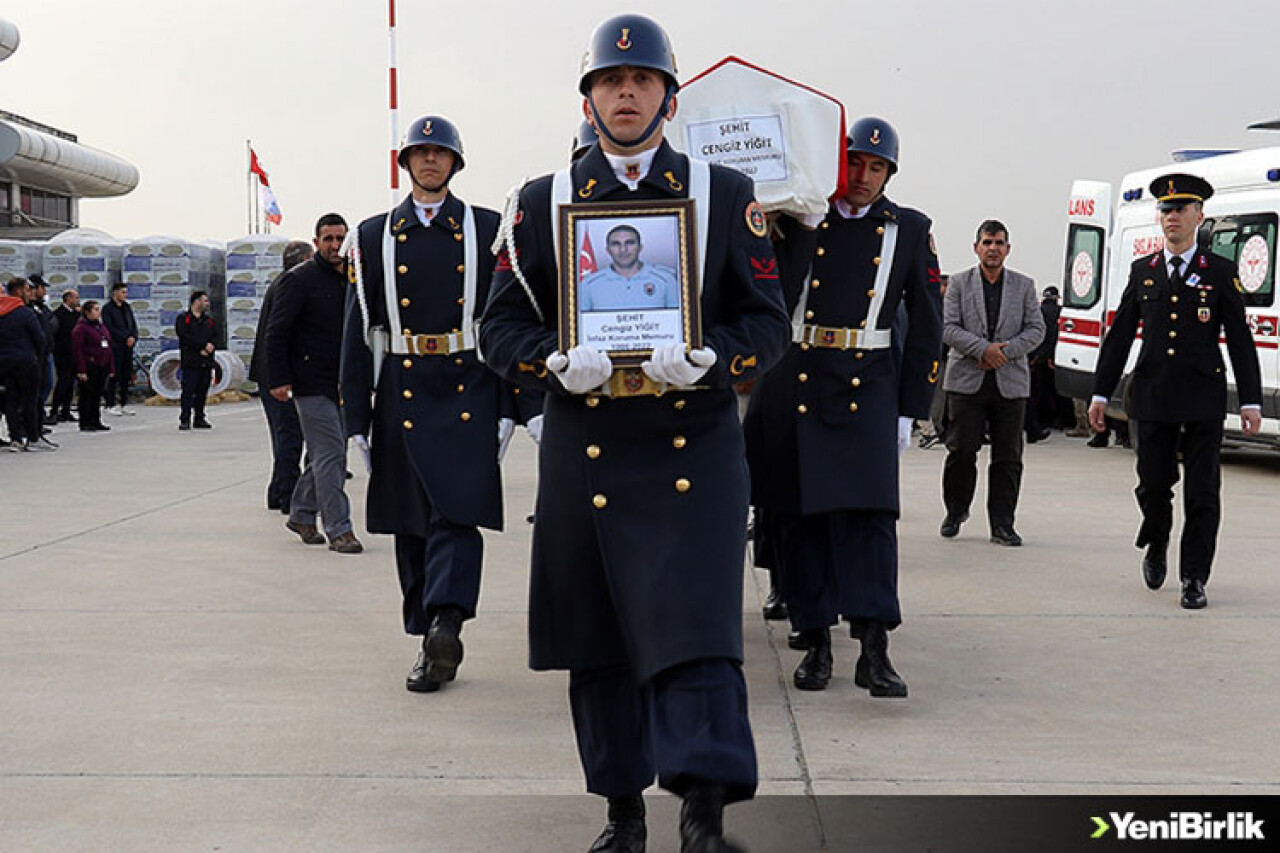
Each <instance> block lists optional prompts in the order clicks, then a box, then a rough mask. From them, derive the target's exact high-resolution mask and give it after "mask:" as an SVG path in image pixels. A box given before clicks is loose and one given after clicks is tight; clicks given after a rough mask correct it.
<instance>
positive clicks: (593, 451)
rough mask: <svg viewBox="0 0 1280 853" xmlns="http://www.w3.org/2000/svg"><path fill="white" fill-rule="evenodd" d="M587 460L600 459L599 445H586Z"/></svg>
mask: <svg viewBox="0 0 1280 853" xmlns="http://www.w3.org/2000/svg"><path fill="white" fill-rule="evenodd" d="M587 458H588V459H599V458H600V445H598V444H588V445H587Z"/></svg>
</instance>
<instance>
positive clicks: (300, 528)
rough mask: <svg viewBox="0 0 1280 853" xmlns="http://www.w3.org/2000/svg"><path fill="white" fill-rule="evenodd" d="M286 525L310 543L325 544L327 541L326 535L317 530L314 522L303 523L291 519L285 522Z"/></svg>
mask: <svg viewBox="0 0 1280 853" xmlns="http://www.w3.org/2000/svg"><path fill="white" fill-rule="evenodd" d="M284 526H285V527H287V528H289V529H290V530H292V531H293V532H294V533H296V534H298V538H299V539H301V540H302V541H303V542H305V543H307V544H308V545H323V544H324V542H325V539H324V535H323V534H322V533H321V532H320V531H319V530H316V526H315V525H314V524H301V523H299V522H297V521H294V520H292V519H290V520H289V521H286V522H285V523H284Z"/></svg>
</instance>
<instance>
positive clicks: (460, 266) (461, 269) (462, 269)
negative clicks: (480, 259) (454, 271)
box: [458, 264, 467, 272]
mask: <svg viewBox="0 0 1280 853" xmlns="http://www.w3.org/2000/svg"><path fill="white" fill-rule="evenodd" d="M466 271H467V265H466V264H458V272H466Z"/></svg>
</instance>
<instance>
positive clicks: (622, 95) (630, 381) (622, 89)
mask: <svg viewBox="0 0 1280 853" xmlns="http://www.w3.org/2000/svg"><path fill="white" fill-rule="evenodd" d="M579 90H580V92H581V93H582V95H583V96H584V101H583V107H584V112H585V114H586V115H587V117H588V118H589V119H590V120H591V122H592V123H593V125H594V126H595V129H596V130H597V132H598V133H599V134H600V142H599V144H598V145H596V146H594V147H592V148H591V149H590V150H589V151H588V152H587V154H586V155H585V156H584V157H583V158H582V159H581V160H578V161H577V162H576V163H574V164H573V165H572V167H571V168H570V169H568V170H567V171H565V172H563V173H561V174H559V175H556V176H545V177H542V178H538V179H536V180H534V181H532V182H530V183H528V184H526V185H525V186H524V187H523V188H522V190H521V191H520V193H519V199H518V212H517V211H511V210H509V212H510V213H511V221H512V222H513V223H514V228H513V240H512V241H510V242H508V243H507V244H506V248H505V249H504V250H503V251H501V252H500V253H499V259H498V272H497V274H496V276H495V279H494V287H493V294H492V296H491V298H490V301H489V306H488V308H487V309H486V311H485V315H484V320H483V322H482V324H481V331H480V342H481V349H482V351H483V352H484V354H485V359H486V361H487V362H488V364H489V365H490V366H492V367H493V368H494V369H495V370H497V371H499V372H500V373H501V374H503V375H504V376H506V377H509V378H512V379H515V380H517V381H520V382H522V383H524V384H525V385H526V386H527V387H530V388H536V389H540V390H544V391H546V392H547V397H546V428H545V430H544V433H543V441H542V445H541V452H540V457H539V465H540V472H541V477H540V482H539V493H538V506H537V513H536V516H537V521H536V523H535V525H534V533H533V569H532V580H531V589H530V605H529V639H530V664H531V666H532V667H533V668H534V669H539V670H542V669H567V670H569V697H570V704H571V706H572V711H573V722H574V730H575V733H576V735H577V740H578V751H579V756H580V758H581V761H582V765H583V769H584V771H585V775H586V780H587V788H588V790H589V791H591V792H593V793H596V794H599V795H603V796H606V797H608V798H609V822H608V824H607V825H606V827H605V830H604V832H603V833H602V834H601V835H600V837H599V838H598V839H596V842H595V844H593V845H592V847H591V850H593V851H639V850H643V849H644V844H645V833H646V830H645V824H644V801H643V799H642V798H641V796H640V794H641V792H642V791H644V790H645V789H646V788H647V787H648V786H649V785H651V784H652V782H653V778H654V776H655V774H656V776H657V778H658V782H659V784H660V785H661V786H662V787H664V788H666V789H667V790H669V791H672V792H674V793H676V794H678V795H680V796H682V797H683V805H682V809H681V824H680V831H681V839H682V848H681V849H682V850H685V851H721V850H733V849H736V848H734V847H733V846H731V845H729V844H728V843H727V842H726V841H725V840H724V837H723V828H722V825H721V816H722V807H723V805H724V804H725V803H729V802H734V801H736V800H742V799H746V798H749V797H751V796H752V795H753V793H754V791H755V787H756V758H755V750H754V746H753V744H752V738H751V729H750V724H749V722H748V718H747V697H746V685H745V682H744V680H743V676H742V582H743V556H744V552H745V547H746V517H747V498H748V484H747V472H746V466H745V464H744V459H743V453H744V449H743V441H742V431H741V428H740V427H739V423H738V418H737V414H736V401H735V395H734V392H733V388H732V384H733V383H734V382H737V381H741V380H746V379H750V378H752V377H754V376H756V375H758V374H759V373H760V371H762V370H764V369H766V368H767V367H768V366H769V365H770V364H772V363H773V362H774V361H775V360H776V359H777V357H778V355H779V354H780V353H781V352H782V350H783V349H784V348H785V346H786V340H787V334H788V327H787V320H786V314H785V312H784V310H783V306H782V298H781V293H780V289H779V285H778V280H777V270H776V261H775V258H774V255H773V250H772V247H771V246H770V243H769V240H768V239H767V237H766V227H765V217H764V213H763V210H762V209H761V208H760V206H759V204H758V203H756V201H755V199H754V190H753V187H752V184H751V181H750V180H749V179H747V178H746V177H744V176H742V175H740V174H739V173H737V172H733V171H731V170H728V169H723V168H720V167H716V166H708V165H707V164H705V163H699V162H697V161H692V160H690V159H689V158H687V157H685V156H684V155H682V154H678V153H676V152H675V151H674V150H673V149H672V148H671V146H670V145H669V144H667V143H666V142H665V141H664V140H663V122H664V121H665V120H666V119H668V118H670V117H671V116H672V115H674V113H675V109H676V99H675V94H676V90H677V82H676V68H675V60H674V56H673V54H672V52H671V48H670V44H669V42H668V41H667V37H666V34H665V33H664V32H663V30H662V28H661V27H659V26H658V24H656V23H655V22H653V21H651V20H649V19H647V18H644V17H641V16H638V15H623V16H619V17H616V18H612V19H610V20H608V21H605V22H604V23H603V24H601V25H600V27H599V28H598V29H597V30H596V32H595V34H594V36H593V37H592V39H591V42H590V46H589V49H588V52H587V55H586V57H585V59H584V63H583V69H582V77H581V81H580V86H579ZM685 198H692V199H694V200H695V202H696V206H697V211H698V212H699V213H700V214H701V215H702V216H704V217H705V218H703V219H702V221H701V222H699V223H698V228H697V229H696V230H697V234H696V236H695V243H697V244H699V245H698V246H697V247H696V248H695V251H697V252H698V253H699V254H704V256H705V262H703V263H699V264H698V265H697V269H698V270H699V272H700V273H701V276H700V277H701V281H700V283H699V287H700V291H701V302H700V308H701V314H702V325H703V340H702V347H701V348H697V349H693V350H692V351H689V352H686V350H685V347H684V346H683V345H675V346H671V347H660V348H658V349H656V350H655V351H654V353H653V355H652V357H651V358H650V359H649V360H648V361H646V362H645V364H644V365H643V367H642V368H640V369H635V368H630V369H620V370H616V371H615V370H614V369H613V366H612V364H611V362H610V360H609V358H608V356H607V355H606V354H604V353H601V352H598V351H596V350H594V349H592V348H590V347H584V346H575V347H572V348H570V349H569V351H568V352H567V353H566V352H559V351H558V322H557V310H556V308H557V287H556V281H557V276H558V272H557V266H556V246H557V241H556V236H555V230H554V219H555V211H556V209H557V206H558V205H559V204H561V203H567V202H569V201H572V202H573V203H574V204H578V205H591V204H595V203H597V202H619V201H627V202H630V201H640V200H664V201H665V200H674V199H685ZM697 217H698V214H695V219H696V218H697Z"/></svg>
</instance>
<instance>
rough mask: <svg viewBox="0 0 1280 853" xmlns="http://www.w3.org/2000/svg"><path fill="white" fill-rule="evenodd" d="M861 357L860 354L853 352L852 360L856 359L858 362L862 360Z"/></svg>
mask: <svg viewBox="0 0 1280 853" xmlns="http://www.w3.org/2000/svg"><path fill="white" fill-rule="evenodd" d="M862 356H863V354H862V353H860V352H855V353H854V354H853V357H854V358H856V359H858V360H859V361H861V360H862Z"/></svg>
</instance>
